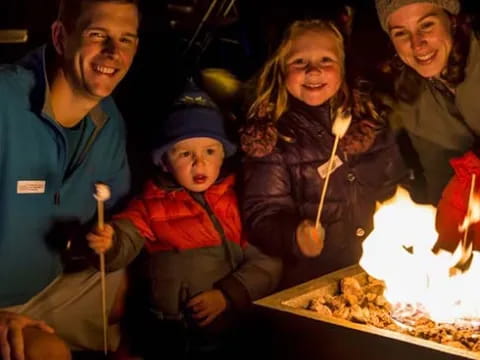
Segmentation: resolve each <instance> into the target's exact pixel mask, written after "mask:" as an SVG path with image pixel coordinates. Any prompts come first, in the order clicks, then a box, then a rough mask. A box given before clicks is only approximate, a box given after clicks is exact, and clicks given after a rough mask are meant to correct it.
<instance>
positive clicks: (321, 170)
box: [317, 155, 343, 179]
mask: <svg viewBox="0 0 480 360" xmlns="http://www.w3.org/2000/svg"><path fill="white" fill-rule="evenodd" d="M342 165H343V161H342V159H340V158H339V157H338V155H335V157H334V158H333V164H332V169H331V170H330V174H331V173H333V172H334V171H335V170H337V169H338V168H339V167H340V166H342ZM327 169H328V161H327V162H326V163H324V164H322V165H320V166H319V167H318V169H317V171H318V175H320V177H321V178H322V179H325V178H326V177H327Z"/></svg>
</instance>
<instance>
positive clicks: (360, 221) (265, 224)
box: [242, 101, 405, 287]
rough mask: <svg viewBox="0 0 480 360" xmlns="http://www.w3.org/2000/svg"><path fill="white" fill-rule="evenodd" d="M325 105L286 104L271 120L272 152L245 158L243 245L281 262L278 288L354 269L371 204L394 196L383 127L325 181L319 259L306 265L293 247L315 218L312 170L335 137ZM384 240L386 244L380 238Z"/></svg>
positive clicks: (318, 182)
mask: <svg viewBox="0 0 480 360" xmlns="http://www.w3.org/2000/svg"><path fill="white" fill-rule="evenodd" d="M331 125H332V121H331V118H330V111H329V107H328V106H327V105H323V106H319V107H310V106H307V105H305V104H303V103H299V102H298V101H293V102H292V104H291V106H290V109H289V110H288V111H287V112H286V113H285V114H284V115H283V116H282V117H281V118H280V119H279V120H278V122H277V129H278V133H279V134H280V136H279V139H278V142H277V144H276V146H275V148H274V150H273V151H272V152H271V153H270V154H268V155H266V156H264V157H248V156H247V157H246V159H245V163H244V189H243V190H244V193H243V204H242V207H243V210H244V217H245V219H244V220H245V227H246V230H247V231H248V233H249V241H251V242H252V243H254V244H256V245H257V246H259V247H260V248H261V249H262V250H263V251H265V252H266V253H267V254H270V255H275V256H280V257H282V258H283V259H284V261H285V267H284V276H283V283H282V285H281V286H282V287H287V286H292V285H296V284H298V283H301V282H304V281H307V280H310V279H312V278H314V277H317V276H320V275H322V274H325V273H328V272H331V271H334V270H337V269H340V268H343V267H345V266H348V265H352V264H354V263H357V262H358V260H359V258H360V256H361V252H362V247H361V246H362V241H363V240H364V239H365V237H366V236H367V235H368V234H369V233H370V232H371V230H372V228H373V214H374V211H375V206H376V201H378V200H384V199H386V198H388V197H389V196H390V195H393V193H394V190H395V187H396V185H397V183H398V182H399V180H400V179H401V178H402V177H403V176H404V174H405V168H404V165H403V162H402V160H401V156H400V153H399V151H398V148H397V145H396V143H395V140H394V136H393V134H392V132H391V131H390V130H389V129H388V128H385V129H384V130H382V131H380V132H379V133H378V134H377V135H376V138H375V141H374V143H373V145H372V146H371V147H370V148H369V149H368V150H367V151H365V152H363V153H361V154H356V155H352V156H348V155H346V154H345V153H343V152H342V150H341V148H339V150H338V151H337V155H338V156H339V157H340V159H341V160H342V161H343V165H341V166H340V167H338V168H337V169H336V170H335V171H334V172H333V173H332V175H331V177H330V181H329V186H328V191H327V195H326V199H325V204H324V208H323V211H322V215H321V223H322V224H323V226H324V227H325V229H326V238H325V245H324V249H323V251H322V253H321V254H320V255H319V256H318V257H316V258H311V259H307V258H305V257H303V256H302V255H301V254H300V252H299V249H298V247H297V246H296V242H295V230H296V228H297V225H298V224H299V223H300V222H301V221H302V220H303V219H311V220H313V221H314V220H315V218H316V214H317V208H318V203H319V200H320V194H321V190H322V186H323V183H324V180H323V179H321V177H320V176H319V174H318V171H317V168H318V167H319V166H321V165H323V164H325V163H327V161H328V159H329V156H330V153H331V150H332V147H333V143H334V137H333V135H332V134H331ZM385 241H388V239H385Z"/></svg>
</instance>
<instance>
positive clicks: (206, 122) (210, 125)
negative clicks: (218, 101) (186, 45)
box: [152, 83, 236, 166]
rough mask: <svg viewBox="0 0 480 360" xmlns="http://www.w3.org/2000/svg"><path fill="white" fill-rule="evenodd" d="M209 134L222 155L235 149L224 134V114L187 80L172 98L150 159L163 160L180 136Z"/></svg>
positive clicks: (158, 162) (154, 160)
mask: <svg viewBox="0 0 480 360" xmlns="http://www.w3.org/2000/svg"><path fill="white" fill-rule="evenodd" d="M196 137H208V138H213V139H216V140H218V141H220V142H221V143H222V144H223V148H224V150H225V157H228V156H231V155H233V154H234V153H235V151H236V146H235V145H234V144H233V143H232V142H231V141H230V140H228V138H227V134H226V131H225V123H224V118H223V115H222V113H221V112H220V110H219V109H218V108H217V106H216V105H215V103H214V102H213V101H212V100H211V99H210V97H209V96H208V95H207V94H206V93H205V92H204V91H202V90H200V89H198V88H197V87H196V86H195V84H193V83H189V86H188V89H187V90H186V91H185V92H184V93H183V94H182V95H181V96H180V98H179V99H178V100H177V101H175V103H174V105H173V109H172V111H171V112H170V114H169V115H168V117H167V119H166V120H165V121H164V122H163V124H162V125H161V129H160V139H159V141H158V142H157V145H156V146H155V147H154V149H153V152H152V159H153V163H154V164H155V165H157V166H160V165H162V164H163V162H162V158H163V155H164V154H165V153H166V152H167V151H168V150H169V149H170V147H172V146H173V145H174V144H176V143H177V142H179V141H181V140H185V139H190V138H196Z"/></svg>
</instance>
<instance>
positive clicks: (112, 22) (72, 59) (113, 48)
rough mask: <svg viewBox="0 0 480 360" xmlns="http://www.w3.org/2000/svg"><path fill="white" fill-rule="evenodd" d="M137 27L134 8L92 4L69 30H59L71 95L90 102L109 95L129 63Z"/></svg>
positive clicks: (135, 9) (135, 42)
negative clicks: (88, 99)
mask: <svg viewBox="0 0 480 360" xmlns="http://www.w3.org/2000/svg"><path fill="white" fill-rule="evenodd" d="M138 24H139V15H138V9H137V7H136V6H135V5H134V4H129V3H115V2H93V3H87V4H85V5H84V8H83V9H82V13H81V16H80V17H79V18H78V20H77V21H76V23H75V25H74V28H73V29H71V30H70V31H68V30H67V29H66V28H65V27H63V54H62V55H63V61H64V62H63V69H64V73H65V77H66V79H67V81H68V82H69V84H70V86H71V87H72V89H73V91H74V92H75V93H77V94H79V95H81V96H86V97H90V98H94V99H101V98H104V97H106V96H108V95H110V94H111V93H112V91H113V90H114V89H115V87H116V86H117V85H118V83H119V82H120V81H121V80H122V79H123V77H124V76H125V74H126V73H127V72H128V70H129V68H130V66H131V64H132V62H133V58H134V56H135V53H136V50H137V45H138V35H137V31H138Z"/></svg>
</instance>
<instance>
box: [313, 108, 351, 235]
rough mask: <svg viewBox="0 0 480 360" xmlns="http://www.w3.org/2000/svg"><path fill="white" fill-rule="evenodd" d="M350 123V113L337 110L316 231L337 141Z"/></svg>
mask: <svg viewBox="0 0 480 360" xmlns="http://www.w3.org/2000/svg"><path fill="white" fill-rule="evenodd" d="M351 121H352V115H351V114H350V112H344V111H343V109H342V108H339V109H338V110H337V114H336V116H335V120H334V121H333V125H332V134H333V135H335V141H334V143H333V148H332V153H331V154H330V159H329V160H328V165H327V174H326V176H325V182H324V183H323V189H322V194H321V196H320V202H319V204H318V210H317V219H316V221H315V228H316V229H318V227H319V225H320V214H321V213H322V209H323V203H324V202H325V195H326V194H327V187H328V181H329V180H330V172H331V171H332V167H333V160H334V159H335V153H336V152H337V147H338V141H339V140H340V139H341V138H342V137H343V136H344V135H345V133H346V132H347V130H348V127H349V126H350V123H351Z"/></svg>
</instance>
